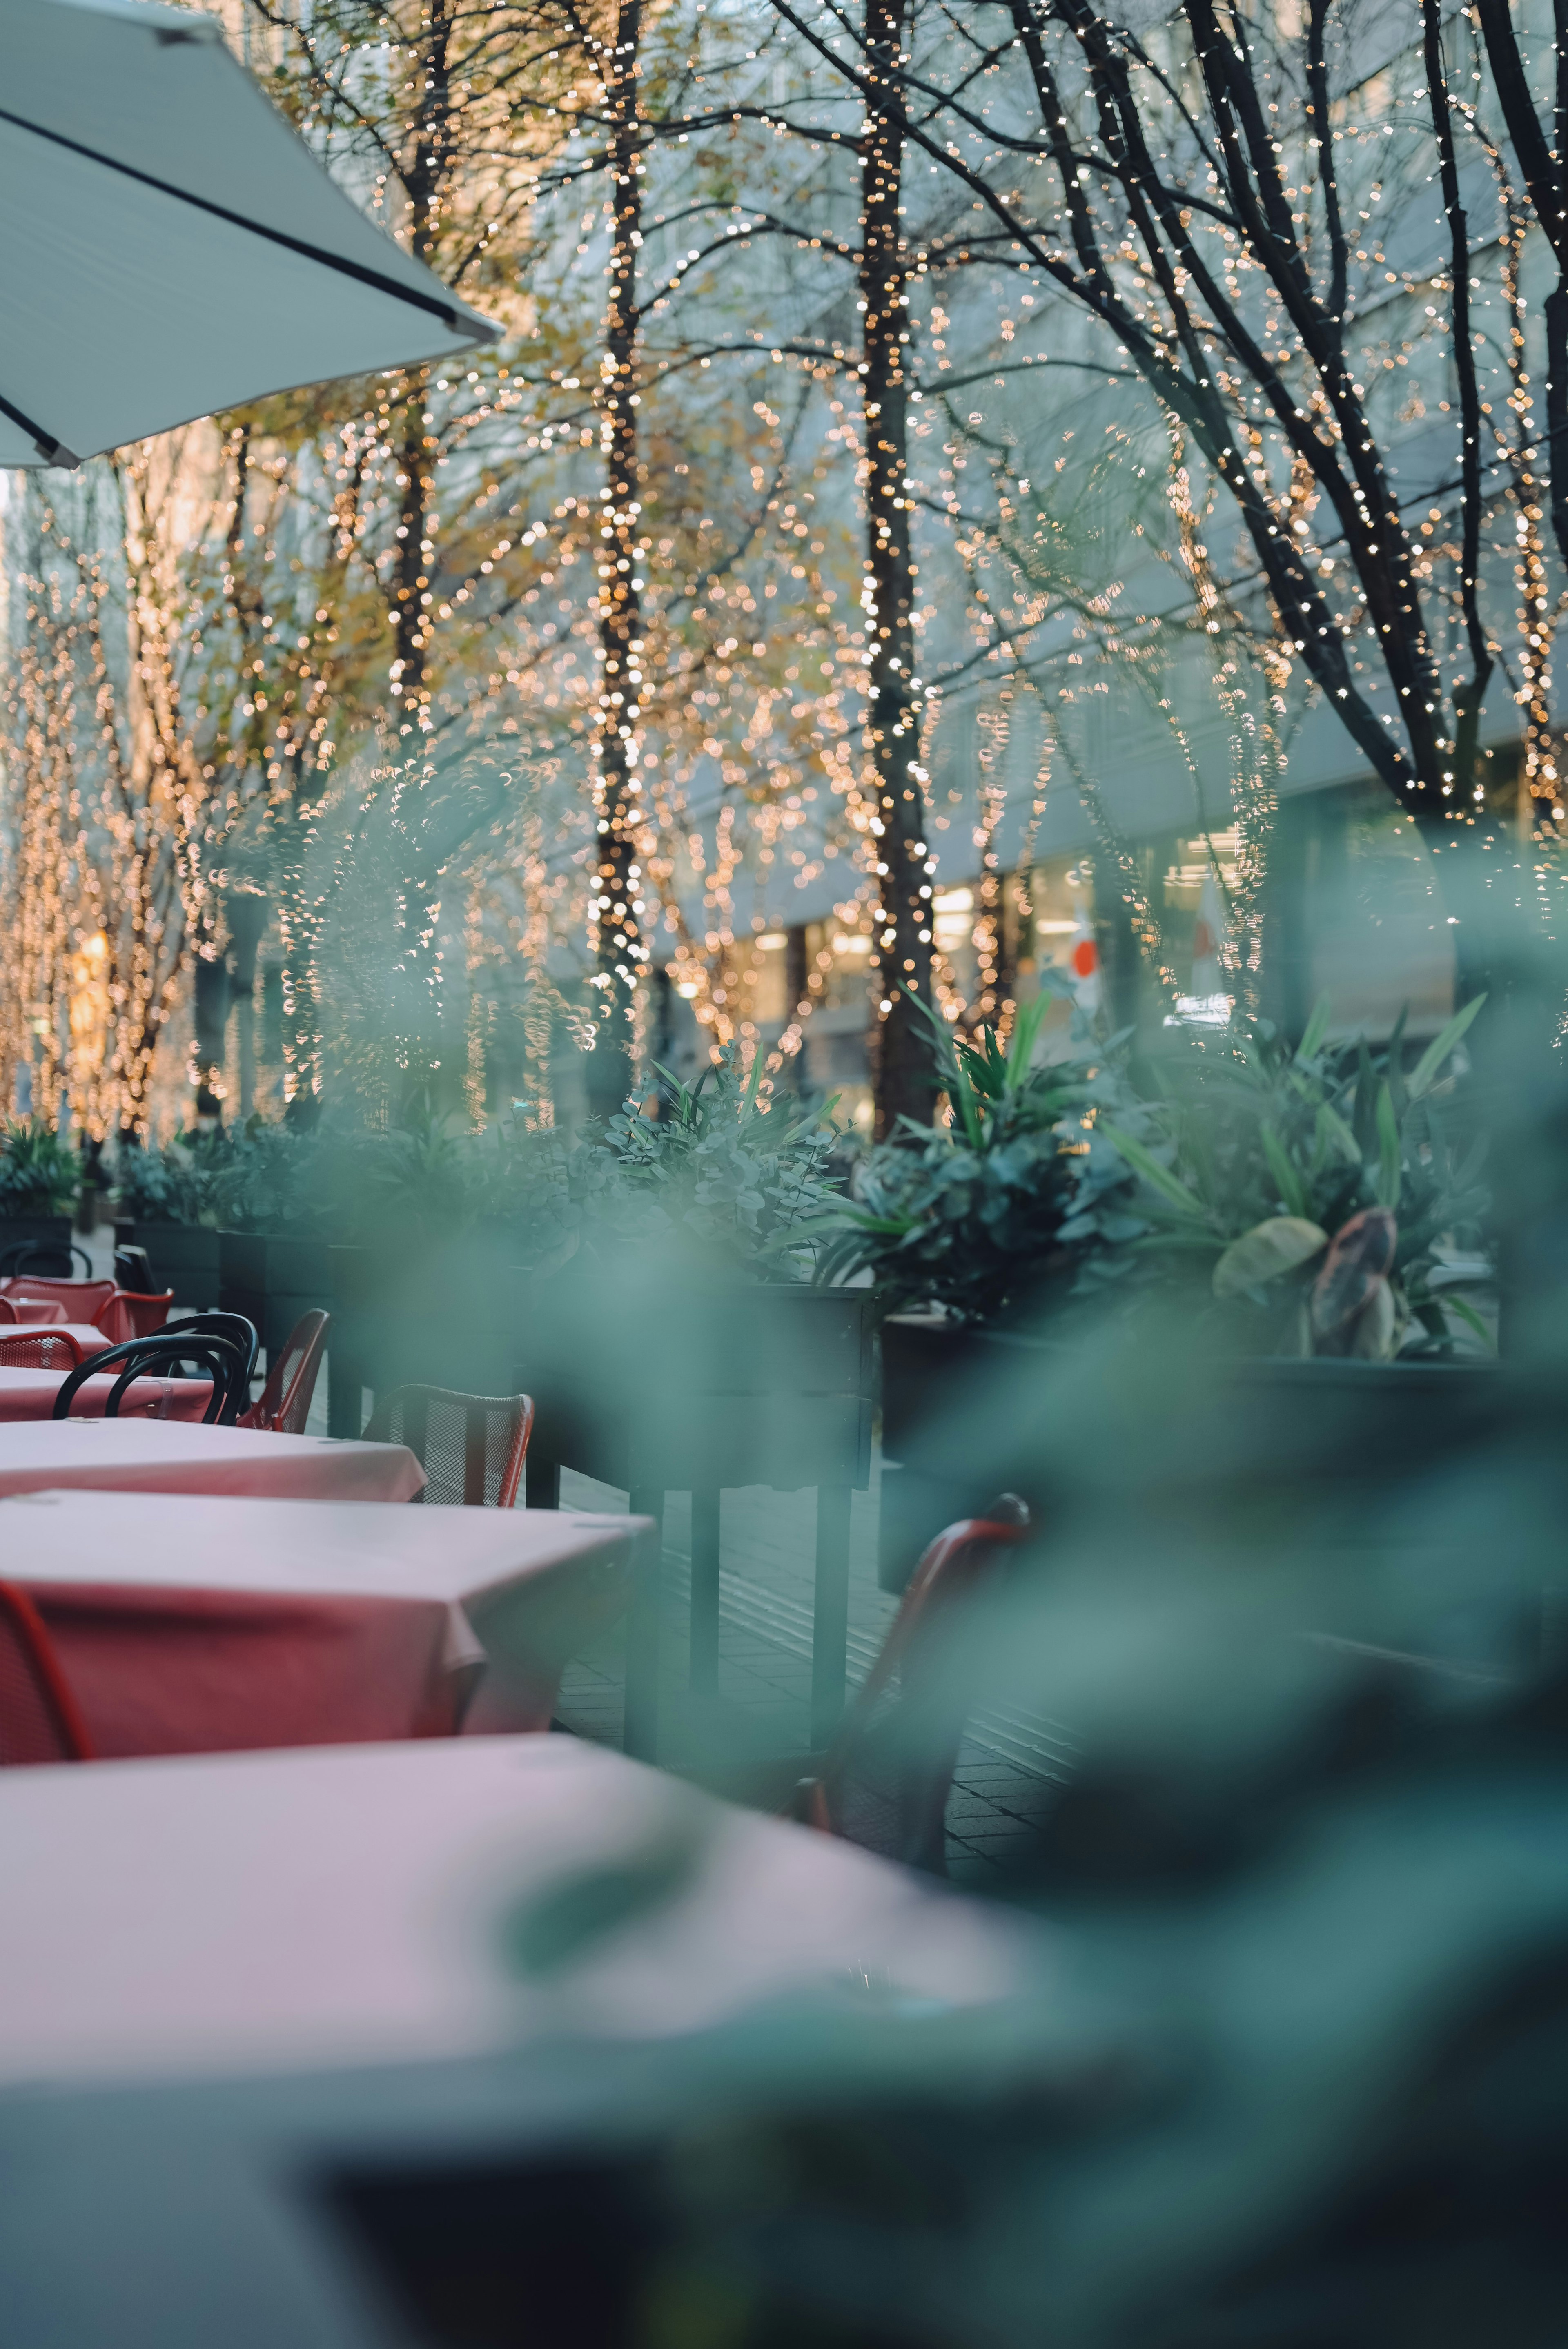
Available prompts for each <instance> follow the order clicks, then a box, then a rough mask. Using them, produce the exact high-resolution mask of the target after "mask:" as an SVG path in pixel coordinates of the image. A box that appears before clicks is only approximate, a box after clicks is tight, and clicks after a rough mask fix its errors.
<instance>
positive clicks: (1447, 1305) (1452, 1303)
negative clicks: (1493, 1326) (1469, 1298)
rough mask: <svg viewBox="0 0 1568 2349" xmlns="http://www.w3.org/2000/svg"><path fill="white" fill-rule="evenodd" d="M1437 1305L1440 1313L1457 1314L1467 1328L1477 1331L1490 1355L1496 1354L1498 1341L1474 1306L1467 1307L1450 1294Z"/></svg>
mask: <svg viewBox="0 0 1568 2349" xmlns="http://www.w3.org/2000/svg"><path fill="white" fill-rule="evenodd" d="M1437 1303H1438V1307H1439V1311H1441V1312H1444V1313H1457V1314H1458V1315H1459V1317H1460V1320H1461V1321H1463V1322H1464V1323H1465V1324H1466V1325H1467V1327H1469V1328H1470V1329H1471V1330H1474V1331H1475V1334H1476V1336H1477V1337H1478V1338H1479V1339H1480V1341H1481V1344H1482V1345H1483V1346H1484V1347H1485V1348H1486V1350H1487V1352H1488V1353H1489V1354H1495V1353H1496V1351H1497V1340H1495V1339H1494V1338H1493V1336H1492V1334H1491V1330H1489V1329H1488V1328H1487V1326H1486V1323H1485V1322H1484V1321H1483V1320H1482V1319H1481V1318H1480V1314H1479V1313H1478V1312H1477V1311H1476V1309H1475V1307H1474V1306H1473V1305H1467V1304H1466V1303H1465V1300H1464V1299H1463V1298H1462V1297H1454V1296H1452V1295H1449V1294H1445V1295H1444V1296H1442V1297H1440V1298H1439V1299H1438V1300H1437Z"/></svg>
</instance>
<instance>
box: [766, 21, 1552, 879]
mask: <svg viewBox="0 0 1568 2349" xmlns="http://www.w3.org/2000/svg"><path fill="white" fill-rule="evenodd" d="M774 5H775V6H776V8H777V10H778V12H779V14H780V15H781V16H784V17H785V18H786V20H787V21H789V23H790V24H791V25H793V26H795V28H796V29H797V31H798V32H799V35H800V36H801V37H802V38H803V39H805V40H807V41H810V42H813V43H815V44H816V45H817V46H818V47H825V36H824V34H823V32H822V30H821V29H820V26H819V25H818V23H817V20H816V19H814V18H809V17H808V16H806V15H805V13H804V12H803V11H800V10H798V9H797V8H796V7H795V5H793V0H774ZM939 13H940V14H941V17H942V22H943V25H944V26H945V27H946V28H947V38H946V40H945V43H944V44H943V45H937V44H929V45H928V46H927V47H926V48H925V49H923V51H922V53H921V57H920V60H919V63H918V64H916V63H915V62H913V58H912V62H911V63H910V64H909V65H907V66H906V67H904V68H903V72H902V75H901V77H900V80H899V88H898V90H897V92H896V95H895V96H894V97H892V98H890V97H889V96H888V94H887V93H886V91H885V89H884V86H883V80H882V67H881V65H880V63H879V59H878V57H877V54H876V53H875V51H874V48H873V46H872V43H871V42H870V41H869V40H868V39H867V37H866V36H865V34H864V32H863V31H862V32H861V33H860V34H859V36H858V40H859V48H860V55H859V58H858V60H857V61H856V64H855V67H854V70H855V73H856V78H857V80H858V85H859V87H860V88H861V91H862V94H863V96H864V98H865V101H866V106H867V110H868V113H869V112H871V111H872V109H873V108H875V107H877V106H879V105H881V106H883V107H884V108H888V109H891V110H892V112H894V113H895V114H896V115H897V116H898V118H899V120H900V124H901V128H902V135H903V139H904V141H905V143H906V146H907V148H908V149H909V150H910V151H912V152H913V151H914V150H919V151H921V152H922V153H923V155H924V156H926V157H927V158H929V159H930V160H931V161H932V162H933V163H934V165H935V166H936V168H937V169H938V170H939V171H941V172H943V173H945V174H947V175H948V176H949V177H950V179H951V180H953V181H955V182H956V183H957V184H958V185H960V186H961V187H962V188H963V189H964V190H965V191H967V193H968V195H969V197H970V200H971V202H972V203H973V206H974V211H975V212H976V213H978V214H979V216H980V217H979V218H978V220H975V219H974V218H973V216H971V221H970V224H969V225H968V226H967V227H965V229H964V230H963V231H962V236H963V240H964V243H965V249H966V250H967V251H969V252H971V253H973V254H980V253H982V252H985V251H987V250H989V251H990V252H992V253H994V254H995V257H996V259H997V260H998V262H1006V264H1007V265H1009V266H1012V267H1019V266H1021V267H1024V268H1026V269H1027V270H1030V271H1032V272H1034V273H1037V278H1038V280H1039V281H1040V282H1041V283H1042V284H1043V285H1044V286H1045V287H1046V288H1047V289H1048V290H1049V291H1051V292H1053V293H1054V294H1055V295H1056V296H1057V297H1058V298H1057V302H1056V304H1055V307H1054V310H1053V311H1052V313H1051V315H1052V316H1053V318H1054V319H1055V320H1056V321H1057V330H1058V331H1061V330H1064V329H1065V330H1066V331H1068V332H1069V333H1070V331H1071V330H1070V319H1071V316H1072V315H1073V313H1075V312H1076V313H1078V315H1079V316H1081V317H1082V318H1083V319H1084V320H1085V321H1086V322H1087V323H1088V324H1090V325H1091V326H1092V327H1093V328H1096V329H1098V331H1099V343H1098V344H1097V345H1096V344H1090V345H1085V346H1082V348H1083V349H1085V351H1086V352H1087V353H1088V356H1089V357H1091V359H1092V358H1094V357H1099V359H1100V361H1101V363H1104V361H1106V360H1109V361H1112V362H1113V363H1117V364H1120V365H1121V366H1122V367H1131V368H1132V369H1135V370H1136V372H1137V374H1138V375H1139V376H1140V377H1141V378H1142V379H1143V381H1144V383H1145V384H1146V385H1147V386H1148V388H1149V389H1150V392H1151V393H1152V394H1153V395H1154V398H1155V399H1156V400H1157V401H1158V403H1159V406H1160V408H1161V409H1163V410H1164V411H1165V412H1167V413H1168V415H1169V416H1170V417H1171V419H1172V420H1173V423H1174V424H1175V425H1176V426H1177V427H1178V428H1179V429H1180V430H1181V433H1182V434H1183V436H1184V437H1185V438H1186V439H1187V440H1188V442H1189V443H1190V445H1191V450H1192V451H1193V454H1194V458H1195V459H1196V460H1199V461H1201V462H1202V464H1203V465H1205V466H1206V467H1207V468H1208V469H1209V470H1210V471H1212V475H1213V477H1214V478H1215V479H1216V480H1217V481H1219V482H1220V483H1222V485H1223V488H1224V490H1225V491H1226V492H1228V494H1229V496H1230V498H1231V499H1232V500H1233V503H1234V508H1235V510H1236V512H1237V513H1238V515H1239V517H1240V521H1241V523H1242V527H1243V533H1244V536H1245V541H1246V543H1247V546H1248V550H1249V557H1250V563H1251V565H1252V579H1253V583H1254V584H1255V585H1256V586H1257V587H1258V588H1260V589H1262V590H1263V591H1264V592H1266V595H1267V597H1268V600H1269V605H1270V608H1271V610H1272V613H1273V616H1274V626H1275V627H1276V629H1277V631H1278V634H1279V637H1280V640H1281V644H1282V647H1283V648H1284V650H1286V651H1287V652H1290V653H1294V654H1295V657H1296V658H1297V660H1298V661H1299V663H1300V665H1301V667H1303V668H1305V672H1306V674H1307V676H1308V678H1310V679H1311V681H1312V683H1313V684H1315V686H1316V687H1317V688H1319V689H1320V691H1321V692H1322V694H1323V696H1324V698H1326V701H1327V703H1328V705H1329V706H1330V708H1332V709H1333V710H1334V711H1335V713H1336V716H1337V718H1338V719H1340V721H1341V723H1342V724H1343V725H1344V726H1345V728H1346V730H1347V732H1348V733H1349V735H1350V737H1351V739H1352V740H1353V741H1354V743H1355V745H1356V747H1357V750H1358V751H1359V752H1360V753H1361V754H1362V755H1363V756H1364V757H1365V759H1366V760H1367V763H1368V765H1369V766H1370V767H1371V768H1372V770H1373V771H1374V772H1375V773H1376V774H1377V775H1378V776H1379V777H1380V778H1381V780H1382V781H1383V782H1384V783H1385V784H1386V785H1387V789H1388V791H1389V792H1390V793H1391V794H1392V796H1393V798H1394V800H1395V801H1396V802H1397V804H1398V806H1399V807H1400V808H1401V809H1402V810H1403V811H1405V812H1406V813H1407V814H1408V816H1409V817H1410V818H1412V819H1413V820H1414V822H1415V823H1417V825H1418V827H1419V829H1420V831H1421V833H1422V835H1423V836H1424V838H1425V839H1426V840H1427V842H1428V843H1429V845H1430V846H1431V847H1432V848H1433V849H1434V850H1436V851H1451V850H1453V849H1454V848H1455V847H1456V846H1457V844H1458V838H1459V834H1460V832H1461V831H1463V832H1469V831H1470V828H1471V827H1472V826H1473V825H1475V824H1476V823H1477V822H1478V820H1479V821H1480V823H1481V826H1482V829H1483V830H1484V829H1485V824H1486V816H1487V811H1486V804H1485V801H1486V792H1485V781H1484V765H1483V762H1482V759H1481V755H1480V740H1479V737H1480V719H1481V709H1482V705H1483V702H1484V700H1485V698H1486V694H1487V690H1488V687H1489V684H1490V683H1491V679H1492V677H1493V675H1494V672H1495V669H1496V666H1497V659H1498V651H1497V647H1498V641H1499V638H1500V636H1502V635H1503V634H1504V633H1505V632H1506V633H1509V634H1511V633H1512V623H1511V619H1508V618H1504V616H1502V614H1501V611H1500V610H1497V609H1493V610H1491V611H1489V610H1488V609H1487V608H1486V595H1487V585H1488V581H1487V565H1486V555H1487V552H1488V547H1487V543H1486V542H1487V534H1488V532H1489V528H1490V526H1491V523H1492V521H1493V520H1494V518H1495V513H1496V509H1497V506H1498V503H1499V500H1500V495H1501V492H1500V488H1499V486H1498V485H1497V483H1496V482H1495V481H1494V479H1493V464H1494V462H1495V459H1494V454H1493V451H1492V450H1491V449H1490V448H1489V447H1488V440H1489V437H1490V436H1491V431H1492V429H1493V428H1492V425H1491V421H1490V419H1491V408H1492V402H1491V398H1489V397H1488V394H1489V393H1490V392H1491V391H1492V390H1494V389H1496V388H1498V386H1499V385H1500V384H1504V385H1505V382H1506V377H1505V354H1504V353H1503V351H1502V350H1501V348H1499V349H1496V350H1494V351H1492V350H1489V348H1488V347H1487V345H1486V343H1485V339H1484V336H1483V334H1482V332H1481V329H1480V325H1479V323H1478V313H1477V310H1476V308H1475V305H1474V299H1473V296H1474V293H1475V290H1476V288H1477V286H1478V285H1480V283H1481V282H1482V273H1483V272H1484V271H1486V270H1495V269H1496V268H1497V263H1496V260H1495V257H1493V256H1492V255H1491V253H1490V251H1489V252H1488V253H1486V254H1483V252H1482V249H1481V245H1482V242H1483V241H1482V240H1480V239H1478V238H1477V237H1475V236H1474V235H1472V233H1471V229H1470V222H1469V220H1468V218H1467V212H1466V208H1465V205H1464V203H1463V202H1461V201H1460V186H1461V178H1462V177H1463V175H1464V173H1465V171H1466V167H1467V163H1468V161H1469V160H1471V159H1474V160H1480V156H1481V153H1482V150H1483V146H1484V141H1483V140H1481V138H1480V136H1479V134H1478V130H1477V125H1476V119H1475V113H1474V109H1469V110H1467V107H1466V105H1465V104H1462V103H1461V102H1460V100H1459V99H1458V98H1456V96H1455V88H1454V85H1455V84H1456V81H1457V68H1458V60H1459V58H1460V55H1461V53H1462V55H1463V59H1464V66H1465V72H1466V81H1465V87H1466V88H1467V89H1468V88H1470V87H1471V86H1472V85H1471V81H1470V76H1471V75H1472V74H1473V72H1474V70H1475V68H1474V66H1473V64H1472V63H1471V60H1470V51H1471V50H1472V49H1473V47H1475V42H1474V36H1473V33H1472V31H1471V27H1470V24H1469V22H1468V20H1465V19H1460V20H1458V21H1455V20H1452V19H1450V20H1449V21H1448V22H1447V23H1445V22H1444V21H1443V19H1442V16H1441V11H1440V8H1439V4H1438V0H1423V7H1422V11H1421V16H1420V18H1419V21H1418V41H1417V43H1416V45H1415V46H1414V47H1411V48H1410V49H1409V50H1408V51H1407V52H1406V53H1405V54H1403V55H1402V56H1395V57H1389V56H1388V55H1387V51H1386V50H1385V52H1384V53H1383V54H1381V55H1380V56H1378V57H1372V58H1368V57H1366V56H1365V54H1364V52H1363V51H1362V50H1361V49H1359V48H1358V47H1357V41H1358V39H1359V37H1360V36H1359V34H1358V26H1360V24H1361V21H1362V20H1361V19H1360V18H1359V17H1358V16H1357V14H1356V12H1355V11H1354V9H1353V8H1352V6H1351V5H1350V0H1308V5H1306V6H1305V9H1304V10H1303V11H1302V14H1301V22H1300V28H1299V31H1292V30H1286V29H1284V26H1285V19H1284V17H1283V16H1278V15H1277V14H1275V13H1274V12H1270V11H1264V10H1262V9H1253V8H1250V7H1246V6H1243V5H1230V0H1183V5H1182V6H1181V9H1180V10H1179V11H1178V12H1177V13H1176V14H1175V15H1174V16H1172V17H1171V18H1170V19H1169V20H1162V21H1156V22H1155V23H1154V24H1153V26H1152V27H1151V28H1150V29H1147V30H1144V31H1140V30H1139V29H1137V28H1136V27H1135V26H1132V25H1131V24H1130V23H1128V22H1126V21H1122V22H1119V21H1117V19H1116V18H1115V17H1113V16H1102V15H1100V14H1099V13H1098V12H1097V11H1096V10H1095V9H1094V8H1092V7H1091V6H1089V5H1088V4H1087V0H1006V5H985V4H983V5H968V6H959V7H957V8H954V9H948V10H944V11H943V12H939ZM830 21H831V24H832V26H833V28H834V31H835V32H841V31H842V30H843V29H845V28H847V27H848V26H849V24H850V20H849V19H848V18H847V17H843V16H839V15H837V14H836V13H835V14H834V15H833V16H832V17H831V19H830ZM1149 22H1150V20H1149V19H1148V18H1147V16H1144V15H1142V14H1141V13H1140V17H1139V25H1140V26H1149ZM1374 66H1382V67H1386V68H1387V71H1386V72H1384V73H1383V75H1382V76H1381V78H1377V77H1375V76H1374V75H1373V74H1372V72H1371V67H1374ZM1517 110H1518V109H1517V106H1516V111H1517ZM1390 142H1393V143H1390ZM1556 169H1557V166H1556V165H1555V163H1553V171H1555V170H1556ZM1554 185H1555V182H1554V181H1553V183H1552V185H1551V186H1549V185H1547V184H1545V182H1544V181H1543V183H1542V192H1541V193H1540V194H1539V195H1538V196H1537V206H1538V210H1539V209H1541V207H1542V204H1553V205H1555V206H1556V210H1557V212H1559V213H1561V212H1563V209H1564V206H1563V203H1561V202H1558V199H1557V196H1556V195H1554V194H1553V192H1552V186H1554ZM1430 191H1436V193H1435V195H1434V193H1432V192H1430ZM1386 200H1387V201H1386ZM1396 208H1397V209H1398V214H1399V218H1400V226H1401V230H1402V232H1403V233H1404V234H1405V236H1406V238H1407V240H1409V239H1410V238H1412V236H1413V237H1414V242H1415V243H1416V244H1417V246H1419V245H1420V243H1421V236H1420V234H1419V233H1418V232H1420V231H1422V230H1425V231H1427V232H1428V233H1429V234H1430V235H1431V236H1432V238H1433V239H1434V242H1433V244H1432V250H1431V252H1430V254H1423V255H1422V257H1421V259H1420V260H1419V261H1418V263H1417V264H1415V265H1414V266H1413V267H1412V268H1409V269H1399V268H1397V267H1394V266H1391V265H1390V264H1391V262H1392V261H1393V260H1394V259H1395V258H1396V256H1395V255H1394V254H1391V253H1389V252H1388V251H1386V249H1385V243H1384V234H1383V229H1382V227H1381V226H1380V223H1381V222H1384V221H1385V220H1386V219H1387V216H1388V215H1389V214H1391V213H1392V212H1394V211H1395V210H1396ZM1390 288H1392V289H1393V292H1392V293H1390V290H1389V289H1390ZM1390 302H1392V303H1394V304H1396V305H1398V306H1397V309H1396V311H1395V314H1394V315H1393V316H1392V317H1390V314H1389V306H1388V305H1389V304H1390ZM1423 314H1424V315H1423ZM1108 346H1109V347H1108ZM1078 347H1079V346H1077V345H1069V349H1073V348H1078ZM1482 367H1486V369H1487V374H1488V378H1489V379H1488V380H1484V381H1483V379H1482V373H1481V370H1482ZM1407 368H1408V369H1409V370H1410V371H1411V372H1414V371H1416V370H1417V369H1418V368H1424V369H1425V370H1426V375H1427V378H1428V380H1429V382H1430V380H1431V379H1432V378H1435V377H1438V376H1440V375H1442V374H1443V373H1445V372H1447V374H1448V376H1449V381H1448V383H1447V385H1446V387H1444V386H1442V385H1439V387H1438V388H1439V390H1441V389H1444V388H1446V389H1447V391H1448V394H1449V397H1448V398H1442V399H1440V400H1437V401H1436V403H1435V404H1437V405H1438V407H1439V410H1440V411H1441V412H1446V413H1447V414H1448V415H1449V419H1450V424H1449V432H1450V434H1451V439H1450V441H1449V450H1450V451H1451V454H1450V455H1449V459H1448V460H1447V462H1446V463H1445V462H1439V463H1437V464H1436V466H1435V468H1434V466H1433V465H1432V464H1431V463H1429V464H1428V465H1427V467H1426V469H1425V471H1424V472H1421V473H1418V475H1417V477H1416V478H1415V479H1414V480H1412V478H1411V470H1410V468H1409V467H1408V466H1405V467H1403V468H1402V466H1401V462H1400V455H1399V450H1400V441H1401V430H1400V427H1401V421H1402V419H1401V416H1400V413H1399V397H1398V396H1399V394H1400V393H1402V392H1405V391H1407V390H1408V388H1409V384H1410V380H1411V373H1410V372H1407V373H1403V374H1402V373H1401V371H1402V370H1406V369H1407ZM1563 373H1564V371H1563V369H1561V368H1559V369H1557V370H1555V371H1554V380H1555V381H1556V382H1557V383H1558V384H1561V383H1562V382H1563ZM1429 514H1430V517H1431V518H1429ZM1435 523H1441V524H1442V528H1441V530H1439V532H1438V533H1437V535H1436V537H1435V538H1434V525H1435ZM1244 567H1245V566H1243V570H1244ZM1508 584H1509V585H1510V586H1511V579H1510V580H1509V582H1508ZM1229 586H1230V591H1231V592H1232V594H1233V595H1235V594H1240V595H1242V596H1243V598H1244V595H1245V593H1246V591H1247V587H1248V582H1247V580H1246V578H1245V577H1244V576H1235V577H1233V578H1232V580H1231V581H1230V583H1229ZM1495 600H1496V599H1495V598H1494V602H1495ZM1451 861H1452V860H1451V856H1449V855H1445V857H1444V865H1445V867H1447V866H1449V865H1450V864H1451ZM1456 878H1457V876H1456Z"/></svg>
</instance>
